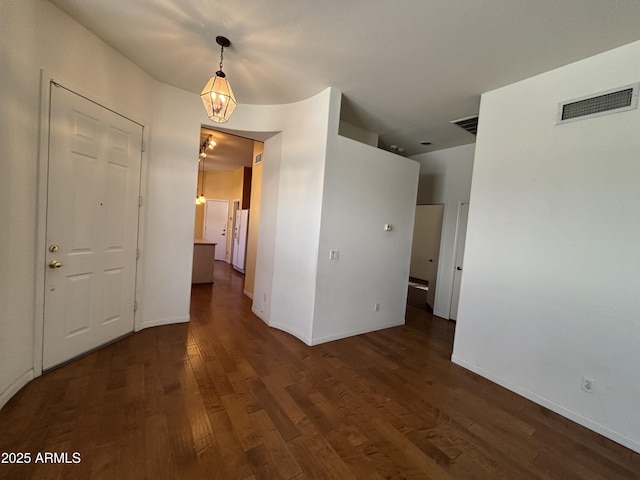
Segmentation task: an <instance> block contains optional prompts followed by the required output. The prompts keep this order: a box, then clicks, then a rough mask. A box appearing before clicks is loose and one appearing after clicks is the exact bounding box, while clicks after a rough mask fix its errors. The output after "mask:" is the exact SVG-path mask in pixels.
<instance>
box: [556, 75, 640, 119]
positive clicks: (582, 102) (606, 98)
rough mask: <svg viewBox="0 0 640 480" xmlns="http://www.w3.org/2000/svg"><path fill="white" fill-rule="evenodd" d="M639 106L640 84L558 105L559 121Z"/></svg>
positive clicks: (606, 113) (585, 117)
mask: <svg viewBox="0 0 640 480" xmlns="http://www.w3.org/2000/svg"><path fill="white" fill-rule="evenodd" d="M637 107H638V84H637V83H636V84H635V85H629V86H627V87H622V88H616V89H614V90H607V91H606V92H600V93H597V94H595V95H590V96H588V97H582V98H576V99H574V100H570V101H568V102H563V103H560V104H559V105H558V119H557V121H558V123H559V124H560V123H566V122H572V121H575V120H584V119H587V118H593V117H598V116H600V115H608V114H610V113H619V112H624V111H626V110H633V109H634V108H637Z"/></svg>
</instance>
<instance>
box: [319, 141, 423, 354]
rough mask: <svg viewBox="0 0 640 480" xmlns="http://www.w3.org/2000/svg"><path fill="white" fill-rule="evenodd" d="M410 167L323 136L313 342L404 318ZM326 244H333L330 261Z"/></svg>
mask: <svg viewBox="0 0 640 480" xmlns="http://www.w3.org/2000/svg"><path fill="white" fill-rule="evenodd" d="M418 169H419V166H418V164H417V162H415V161H413V160H410V159H407V158H404V157H401V156H398V155H395V154H392V153H389V152H386V151H384V150H380V149H377V148H374V147H371V146H369V145H365V144H362V143H359V142H356V141H354V140H351V139H349V138H345V137H342V136H337V135H335V136H331V137H330V138H329V150H328V154H327V166H326V169H325V184H324V192H325V193H324V201H323V204H322V228H321V234H320V248H319V252H318V256H317V262H318V281H317V291H316V304H315V313H314V323H313V339H312V343H313V344H318V343H322V342H327V341H330V340H335V339H338V338H344V337H347V336H350V335H356V334H360V333H364V332H369V331H373V330H379V329H382V328H387V327H391V326H395V325H402V324H404V315H405V310H406V302H407V285H408V279H409V263H410V258H411V241H412V238H413V219H414V213H415V204H416V192H417V188H418ZM385 224H390V225H392V228H393V229H392V230H391V231H384V225H385ZM329 250H339V259H338V260H337V261H332V260H329ZM375 303H378V304H380V309H379V311H377V312H376V311H374V304H375Z"/></svg>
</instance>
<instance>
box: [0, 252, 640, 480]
mask: <svg viewBox="0 0 640 480" xmlns="http://www.w3.org/2000/svg"><path fill="white" fill-rule="evenodd" d="M191 313H192V317H191V318H192V320H191V322H190V323H189V324H182V325H173V326H165V327H156V328H151V329H148V330H144V331H142V332H139V333H136V334H134V335H131V336H129V337H126V338H124V339H122V340H120V341H118V342H116V343H114V344H111V345H109V346H106V347H104V348H102V349H100V350H98V351H95V352H92V353H90V354H88V355H86V356H84V357H82V358H79V359H77V360H74V361H73V362H71V363H69V364H67V365H65V366H63V367H60V368H58V369H56V370H53V371H51V372H48V373H45V374H44V375H42V376H41V377H39V378H37V379H36V380H34V381H33V382H31V383H30V384H29V385H27V386H26V387H25V388H24V389H22V390H21V391H20V392H19V393H18V394H17V395H16V396H15V397H14V398H12V399H11V400H10V401H9V403H8V404H7V405H6V406H5V407H4V408H3V409H2V410H1V411H0V452H13V453H18V452H29V453H30V454H31V458H32V463H30V464H22V465H16V464H13V465H12V464H0V479H12V480H14V479H20V480H21V479H29V478H32V479H40V478H42V479H47V480H54V479H108V480H114V479H127V480H134V479H149V480H152V479H153V480H156V479H181V480H188V479H251V478H255V479H262V478H265V479H271V478H274V479H280V478H282V479H297V480H301V479H324V478H335V479H405V478H406V479H411V478H415V479H418V478H428V479H495V478H504V479H521V478H522V479H529V478H531V479H538V478H539V479H562V480H568V479H607V480H611V479H638V478H640V455H638V454H636V453H634V452H632V451H630V450H628V449H626V448H624V447H621V446H620V445H617V444H615V443H614V442H611V441H609V440H607V439H605V438H603V437H601V436H599V435H597V434H595V433H593V432H591V431H589V430H587V429H585V428H583V427H580V426H578V425H576V424H574V423H572V422H571V421H569V420H567V419H565V418H562V417H560V416H558V415H556V414H554V413H552V412H550V411H548V410H546V409H544V408H542V407H540V406H537V405H535V404H534V403H531V402H529V401H527V400H525V399H523V398H521V397H519V396H518V395H516V394H514V393H511V392H509V391H507V390H505V389H503V388H501V387H499V386H497V385H495V384H493V383H491V382H489V381H487V380H485V379H483V378H480V377H478V376H476V375H474V374H472V373H470V372H468V371H466V370H464V369H462V368H460V367H458V366H456V365H453V364H452V363H451V362H450V361H449V358H450V355H451V348H452V341H453V334H454V325H453V323H450V322H447V321H444V320H442V319H438V318H433V317H431V316H430V315H429V314H428V313H427V312H425V311H421V310H418V309H415V308H413V307H408V313H407V324H406V325H405V326H403V327H396V328H391V329H387V330H384V331H380V332H375V333H371V334H366V335H360V336H358V337H353V338H349V339H345V340H339V341H335V342H331V343H328V344H324V345H319V346H316V347H307V346H305V345H304V344H303V343H301V342H300V341H298V340H297V339H295V338H293V337H291V336H290V335H288V334H286V333H283V332H280V331H278V330H273V329H270V328H268V327H267V326H266V325H264V323H263V322H262V321H261V320H259V319H258V318H257V317H255V316H254V315H253V314H252V313H251V301H250V300H249V299H248V298H247V297H245V296H244V295H243V294H242V276H241V275H239V274H238V273H237V272H235V271H233V270H231V269H229V268H228V266H227V265H226V264H221V263H220V262H217V263H216V283H215V285H213V287H212V286H211V285H200V286H195V287H194V288H193V295H192V306H191ZM39 452H40V453H44V452H56V453H65V452H66V453H68V454H69V461H70V462H72V461H73V459H74V458H73V457H72V453H73V452H78V453H79V459H80V462H79V463H68V464H51V463H35V462H34V460H35V457H36V455H37V453H39ZM59 459H60V458H59ZM76 459H78V457H76Z"/></svg>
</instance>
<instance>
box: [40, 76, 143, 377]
mask: <svg viewBox="0 0 640 480" xmlns="http://www.w3.org/2000/svg"><path fill="white" fill-rule="evenodd" d="M51 82H55V83H58V84H60V85H64V86H65V87H64V88H67V89H68V90H70V91H72V92H74V93H76V94H78V95H80V96H82V97H84V98H86V99H88V100H90V101H92V102H95V103H97V104H99V105H102V106H104V105H108V104H109V103H110V102H107V101H105V100H103V99H101V98H99V97H98V96H96V95H93V94H92V93H86V92H85V91H84V90H83V89H82V88H80V87H78V86H77V85H74V84H73V83H72V82H64V81H59V80H54V77H53V75H52V74H50V73H49V72H47V71H46V70H44V69H43V70H40V125H39V132H38V133H39V135H38V140H39V141H38V146H39V149H38V187H37V225H36V252H35V258H36V263H35V306H34V310H35V312H34V339H33V346H34V349H33V352H34V353H33V376H34V377H38V376H40V375H42V358H43V355H42V351H43V346H44V289H45V271H46V270H45V268H46V265H45V264H46V253H45V250H46V233H47V193H48V174H49V116H50V110H51V107H50V105H51V103H50V102H51V93H50V88H51ZM104 108H107V109H109V108H108V107H104ZM109 110H111V109H109ZM112 111H114V112H115V110H112ZM116 113H118V114H119V115H122V116H124V117H126V118H128V119H129V120H131V121H133V122H135V123H137V124H139V125H140V126H142V141H143V145H146V144H147V139H148V138H147V137H148V128H147V125H148V122H140V121H137V120H132V118H133V117H134V115H127V114H126V113H127V112H116ZM140 164H141V166H140V173H141V175H140V197H141V198H142V199H144V198H145V193H146V180H145V179H146V178H147V175H146V170H147V154H146V149H145V148H143V151H142V157H141V162H140ZM143 208H144V201H143V202H142V206H141V207H140V209H139V210H138V249H140V248H141V245H144V238H143V237H144V233H143V232H144V219H145V215H144V214H143ZM143 259H144V255H142V256H141V258H140V259H139V260H138V265H137V271H136V282H135V298H136V302H137V304H138V309H137V310H136V311H135V312H134V314H133V328H134V331H135V332H137V331H138V330H140V324H141V319H142V318H144V316H143V315H142V308H141V304H142V301H141V299H142V293H141V291H142V288H141V287H142V271H143Z"/></svg>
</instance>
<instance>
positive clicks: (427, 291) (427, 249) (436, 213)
mask: <svg viewBox="0 0 640 480" xmlns="http://www.w3.org/2000/svg"><path fill="white" fill-rule="evenodd" d="M443 216H444V205H443V204H435V205H418V206H416V215H415V222H414V227H413V243H412V247H411V265H410V269H409V287H408V293H407V303H409V304H410V305H413V306H414V307H417V308H420V309H424V310H428V311H433V305H434V302H435V291H436V280H437V276H438V259H439V256H440V243H441V237H442V219H443Z"/></svg>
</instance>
